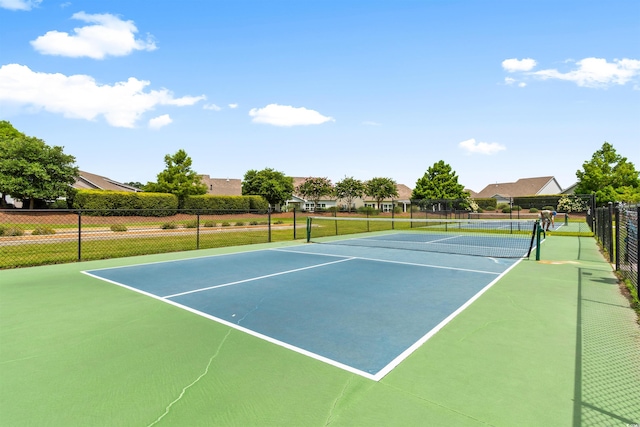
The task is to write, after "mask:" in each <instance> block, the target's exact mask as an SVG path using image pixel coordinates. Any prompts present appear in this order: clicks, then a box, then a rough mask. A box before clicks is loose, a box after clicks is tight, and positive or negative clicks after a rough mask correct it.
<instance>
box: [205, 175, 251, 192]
mask: <svg viewBox="0 0 640 427" xmlns="http://www.w3.org/2000/svg"><path fill="white" fill-rule="evenodd" d="M200 178H201V179H202V182H203V183H204V184H205V185H206V186H207V194H211V195H213V196H242V180H241V179H236V178H211V177H210V176H209V175H200Z"/></svg>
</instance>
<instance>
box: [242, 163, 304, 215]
mask: <svg viewBox="0 0 640 427" xmlns="http://www.w3.org/2000/svg"><path fill="white" fill-rule="evenodd" d="M242 194H243V195H247V196H250V195H251V196H262V197H264V198H265V199H266V200H267V202H269V205H271V206H272V207H274V206H276V205H281V204H283V203H284V202H286V201H287V200H289V199H291V196H292V195H293V178H291V177H290V176H286V175H285V174H284V173H282V172H279V171H276V170H274V169H271V168H266V169H263V170H260V171H257V170H255V169H251V170H249V171H247V172H246V173H245V174H244V179H243V181H242Z"/></svg>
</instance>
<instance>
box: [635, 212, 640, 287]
mask: <svg viewBox="0 0 640 427" xmlns="http://www.w3.org/2000/svg"><path fill="white" fill-rule="evenodd" d="M639 222H640V205H638V206H636V224H635V226H636V263H637V262H638V257H639V255H638V246H640V227H638V225H639V224H638V223H639ZM636 296H637V297H638V299H640V268H637V266H636Z"/></svg>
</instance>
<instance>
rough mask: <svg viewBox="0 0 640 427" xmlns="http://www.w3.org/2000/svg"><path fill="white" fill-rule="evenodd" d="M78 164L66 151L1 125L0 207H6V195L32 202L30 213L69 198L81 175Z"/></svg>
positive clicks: (1, 122)
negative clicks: (40, 204) (37, 205)
mask: <svg viewBox="0 0 640 427" xmlns="http://www.w3.org/2000/svg"><path fill="white" fill-rule="evenodd" d="M75 160H76V159H75V157H74V156H71V155H68V154H64V152H63V151H62V147H59V146H54V147H50V146H48V145H47V144H45V142H44V141H43V140H41V139H38V138H35V137H30V136H26V135H25V134H24V133H22V132H19V131H18V130H16V129H15V128H14V127H13V125H11V123H9V122H7V121H4V120H3V121H0V193H1V196H2V198H1V199H0V205H1V206H6V200H5V197H6V195H10V196H11V197H13V198H16V199H20V200H23V201H26V200H28V201H29V208H30V209H33V208H34V207H35V206H36V203H37V202H44V201H50V200H55V199H57V198H59V197H64V196H67V194H68V193H69V191H71V185H72V184H73V183H74V182H75V180H76V178H77V177H78V175H79V171H78V167H77V166H74V163H75Z"/></svg>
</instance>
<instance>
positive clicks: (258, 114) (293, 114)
mask: <svg viewBox="0 0 640 427" xmlns="http://www.w3.org/2000/svg"><path fill="white" fill-rule="evenodd" d="M249 115H250V116H251V117H253V120H252V121H253V122H254V123H265V124H269V125H274V126H303V125H319V124H322V123H325V122H329V121H331V122H333V121H335V120H334V119H333V118H332V117H327V116H323V115H322V114H320V113H318V112H317V111H314V110H308V109H306V108H304V107H298V108H296V107H292V106H290V105H278V104H269V105H267V106H266V107H264V108H252V109H251V111H249Z"/></svg>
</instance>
